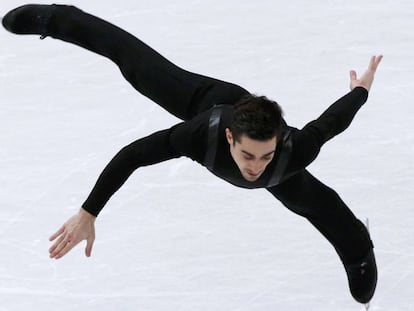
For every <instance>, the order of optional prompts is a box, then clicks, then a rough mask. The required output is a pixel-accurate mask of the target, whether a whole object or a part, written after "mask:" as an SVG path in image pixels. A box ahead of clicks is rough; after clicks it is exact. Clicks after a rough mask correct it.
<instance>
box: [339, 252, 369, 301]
mask: <svg viewBox="0 0 414 311" xmlns="http://www.w3.org/2000/svg"><path fill="white" fill-rule="evenodd" d="M344 266H345V270H346V274H347V276H348V283H349V288H350V290H351V294H352V296H353V297H354V298H355V300H356V301H358V302H360V303H364V304H367V303H369V301H370V300H371V298H372V296H374V292H375V287H376V285H377V265H376V262H375V255H374V250H373V249H372V248H371V249H370V250H369V252H368V254H367V255H366V256H365V257H364V258H362V259H361V260H359V261H358V262H355V263H352V264H344Z"/></svg>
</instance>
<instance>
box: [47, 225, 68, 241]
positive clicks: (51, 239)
mask: <svg viewBox="0 0 414 311" xmlns="http://www.w3.org/2000/svg"><path fill="white" fill-rule="evenodd" d="M64 231H65V226H64V225H63V226H62V227H60V228H59V230H58V231H56V232H55V233H54V234H53V235H52V236H51V237H50V238H49V241H54V240H55V239H56V238H57V237H58V236H59V235H61V234H62V233H63V232H64Z"/></svg>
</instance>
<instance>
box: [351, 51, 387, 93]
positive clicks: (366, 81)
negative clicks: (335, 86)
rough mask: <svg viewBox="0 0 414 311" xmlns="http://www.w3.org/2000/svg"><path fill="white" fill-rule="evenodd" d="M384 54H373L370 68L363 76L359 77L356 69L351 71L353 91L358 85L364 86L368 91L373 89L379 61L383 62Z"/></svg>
mask: <svg viewBox="0 0 414 311" xmlns="http://www.w3.org/2000/svg"><path fill="white" fill-rule="evenodd" d="M381 59H382V55H379V56H372V57H371V60H370V62H369V65H368V69H367V70H365V72H364V73H363V74H362V76H361V77H360V78H359V79H358V78H357V73H356V71H355V70H351V71H350V78H351V84H350V87H351V91H352V90H353V89H354V88H356V87H357V86H362V87H363V88H365V89H366V90H367V91H369V90H370V89H371V85H372V82H373V81H374V75H375V72H376V70H377V67H378V65H379V63H380V62H381Z"/></svg>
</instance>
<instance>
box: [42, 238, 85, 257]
mask: <svg viewBox="0 0 414 311" xmlns="http://www.w3.org/2000/svg"><path fill="white" fill-rule="evenodd" d="M79 242H80V241H79V240H77V239H73V238H71V237H70V235H69V234H67V235H65V234H64V235H62V236H60V237H59V238H58V239H57V241H56V242H55V244H54V245H53V246H52V247H51V248H50V249H49V253H50V255H49V257H50V258H54V259H59V258H61V257H63V256H64V255H66V254H67V253H68V252H69V251H70V250H71V249H72V248H73V247H74V246H75V245H76V244H78V243H79Z"/></svg>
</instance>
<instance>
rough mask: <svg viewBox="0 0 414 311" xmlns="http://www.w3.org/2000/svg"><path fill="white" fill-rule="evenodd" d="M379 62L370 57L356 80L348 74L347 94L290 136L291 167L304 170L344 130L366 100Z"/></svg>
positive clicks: (380, 57) (351, 74)
mask: <svg viewBox="0 0 414 311" xmlns="http://www.w3.org/2000/svg"><path fill="white" fill-rule="evenodd" d="M381 59H382V55H380V56H373V57H372V58H371V60H370V63H369V66H368V68H367V70H366V71H365V72H364V73H363V75H362V76H361V77H360V78H359V79H358V78H357V74H356V72H355V71H354V70H351V71H350V88H351V91H350V92H349V93H348V94H346V95H345V96H343V97H341V98H340V99H338V100H337V101H336V102H335V103H333V104H332V105H331V106H330V107H329V108H328V109H327V110H326V111H325V112H323V113H322V114H321V115H320V117H319V118H317V119H316V120H314V121H311V122H309V123H308V124H306V125H305V126H304V127H303V129H301V130H300V131H298V132H297V133H296V135H294V141H293V143H294V148H293V154H292V157H293V159H292V160H293V161H292V162H293V163H296V164H297V165H300V166H301V167H302V168H303V167H306V166H307V165H309V164H310V163H311V162H312V161H313V160H314V159H315V158H316V156H317V155H318V153H319V150H320V148H321V147H322V145H323V144H324V143H326V142H327V141H328V140H330V139H331V138H333V137H334V136H336V135H338V134H340V133H341V132H343V131H344V130H345V129H346V128H348V126H349V125H350V124H351V122H352V120H353V118H354V117H355V115H356V113H357V112H358V111H359V109H360V108H361V107H362V105H363V104H364V103H365V102H366V100H367V99H368V92H369V90H370V89H371V86H372V82H373V81H374V75H375V72H376V69H377V67H378V65H379V63H380V61H381Z"/></svg>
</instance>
